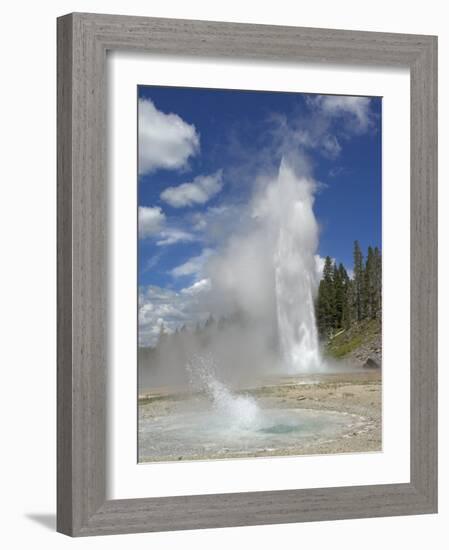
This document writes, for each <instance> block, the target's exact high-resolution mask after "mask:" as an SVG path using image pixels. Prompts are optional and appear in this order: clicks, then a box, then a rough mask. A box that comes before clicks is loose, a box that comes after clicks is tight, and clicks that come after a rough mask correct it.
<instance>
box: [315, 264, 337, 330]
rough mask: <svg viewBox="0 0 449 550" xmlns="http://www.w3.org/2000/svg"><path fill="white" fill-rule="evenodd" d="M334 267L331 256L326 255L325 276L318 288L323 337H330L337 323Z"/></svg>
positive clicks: (320, 323) (318, 314) (319, 314)
mask: <svg viewBox="0 0 449 550" xmlns="http://www.w3.org/2000/svg"><path fill="white" fill-rule="evenodd" d="M333 273H334V267H333V263H332V259H331V257H330V256H326V259H325V261H324V268H323V278H322V279H321V281H320V286H319V288H318V301H317V319H318V330H319V333H320V336H321V337H322V338H328V337H329V336H330V335H331V334H332V331H333V328H334V323H335V291H334V279H333Z"/></svg>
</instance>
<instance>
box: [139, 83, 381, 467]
mask: <svg viewBox="0 0 449 550" xmlns="http://www.w3.org/2000/svg"><path fill="white" fill-rule="evenodd" d="M136 93H137V113H136V116H137V127H138V140H137V142H138V151H136V155H137V158H138V174H137V182H136V184H137V189H138V193H137V196H138V204H137V205H136V207H137V228H136V239H137V245H136V246H137V250H138V255H137V257H138V260H137V263H138V265H137V273H138V281H137V288H138V318H137V329H138V330H137V333H138V338H137V340H138V341H137V342H136V345H137V346H138V353H137V358H138V360H137V362H138V364H137V365H136V368H137V369H138V388H137V393H138V399H137V403H138V426H137V433H138V445H137V450H138V462H139V463H150V462H170V461H189V460H215V459H238V458H255V457H270V456H278V457H279V456H300V455H317V454H322V455H326V454H340V453H367V452H380V451H382V155H381V153H382V98H381V97H366V96H350V95H321V94H316V93H309V92H307V93H306V92H283V91H259V90H257V91H256V90H233V89H205V88H187V87H168V86H153V85H143V84H142V85H139V86H137V92H136Z"/></svg>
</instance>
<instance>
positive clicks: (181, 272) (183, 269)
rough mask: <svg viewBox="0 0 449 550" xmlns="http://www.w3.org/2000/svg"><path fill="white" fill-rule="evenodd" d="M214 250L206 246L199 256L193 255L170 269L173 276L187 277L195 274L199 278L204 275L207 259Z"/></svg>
mask: <svg viewBox="0 0 449 550" xmlns="http://www.w3.org/2000/svg"><path fill="white" fill-rule="evenodd" d="M212 254H213V250H211V249H210V248H205V249H204V250H203V251H202V252H201V254H200V255H199V256H193V257H192V258H190V260H188V261H187V262H185V263H183V264H181V265H178V266H177V267H175V268H174V269H172V270H171V271H170V273H171V275H173V277H186V276H189V275H194V276H195V277H196V278H199V277H200V276H201V275H202V272H203V269H204V266H205V264H206V262H207V260H208V259H209V258H210V257H211V256H212Z"/></svg>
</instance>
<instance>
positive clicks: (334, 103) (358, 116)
mask: <svg viewBox="0 0 449 550" xmlns="http://www.w3.org/2000/svg"><path fill="white" fill-rule="evenodd" d="M312 104H314V105H315V106H317V107H318V108H319V109H320V110H321V111H322V112H323V113H325V114H326V115H328V116H329V117H338V116H345V117H347V118H348V122H349V123H350V125H351V127H352V129H353V130H354V131H356V132H359V133H361V132H365V131H366V130H368V128H369V127H370V126H371V124H372V113H371V109H370V104H371V100H370V98H369V97H354V96H337V95H321V96H316V97H315V99H314V100H312Z"/></svg>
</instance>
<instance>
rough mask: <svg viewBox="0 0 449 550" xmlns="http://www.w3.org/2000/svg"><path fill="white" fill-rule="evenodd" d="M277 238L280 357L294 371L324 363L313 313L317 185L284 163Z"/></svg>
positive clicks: (305, 370)
mask: <svg viewBox="0 0 449 550" xmlns="http://www.w3.org/2000/svg"><path fill="white" fill-rule="evenodd" d="M277 195H278V201H279V218H278V220H277V221H278V224H279V233H278V238H277V242H276V245H275V253H274V264H275V285H276V288H275V291H276V303H277V320H278V332H279V342H280V348H281V353H282V357H283V361H284V364H285V366H286V368H287V369H288V370H289V371H290V372H296V373H297V372H310V371H313V370H316V369H317V368H319V367H320V366H321V364H322V360H321V355H320V349H319V341H318V332H317V327H316V319H315V309H314V291H315V288H316V268H315V252H316V249H317V245H318V225H317V222H316V219H315V216H314V213H313V208H312V207H313V184H312V183H311V182H310V181H309V180H307V178H299V177H298V176H297V175H296V174H295V172H294V170H293V169H292V167H291V166H290V165H289V164H288V162H286V160H285V159H282V162H281V165H280V168H279V175H278V179H277Z"/></svg>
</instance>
